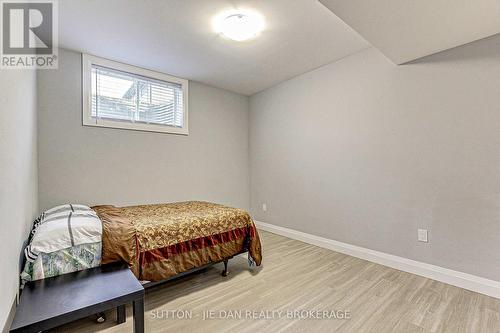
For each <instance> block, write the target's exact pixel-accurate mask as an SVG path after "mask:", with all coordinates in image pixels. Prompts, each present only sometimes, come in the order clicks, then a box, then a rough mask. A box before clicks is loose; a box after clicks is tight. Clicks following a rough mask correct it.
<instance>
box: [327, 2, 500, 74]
mask: <svg viewBox="0 0 500 333" xmlns="http://www.w3.org/2000/svg"><path fill="white" fill-rule="evenodd" d="M320 1H321V2H322V3H323V4H324V5H325V6H327V7H328V8H330V9H331V10H332V11H333V12H334V13H335V15H337V16H338V17H340V18H341V19H342V20H344V21H345V22H346V23H347V24H348V25H349V26H351V27H352V28H354V29H355V30H356V31H358V32H359V33H360V34H361V35H362V36H363V37H364V38H365V39H366V40H367V41H368V42H370V43H371V44H372V45H373V46H375V47H376V48H378V49H379V50H380V51H381V52H382V53H384V54H385V55H386V56H387V57H388V58H389V59H391V60H392V61H393V62H395V63H396V64H402V63H405V62H408V61H411V60H415V59H418V58H421V57H423V56H426V55H429V54H433V53H436V52H440V51H444V50H446V49H449V48H452V47H455V46H459V45H463V44H466V43H470V42H472V41H475V40H478V39H481V38H485V37H488V36H491V35H494V34H497V33H500V1H499V0H320Z"/></svg>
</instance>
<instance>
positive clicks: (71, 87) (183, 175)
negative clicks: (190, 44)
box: [38, 50, 249, 209]
mask: <svg viewBox="0 0 500 333" xmlns="http://www.w3.org/2000/svg"><path fill="white" fill-rule="evenodd" d="M189 89H190V91H189V132H190V134H189V136H179V135H172V134H165V133H152V132H139V131H131V130H120V129H107V128H98V127H85V126H82V104H81V103H82V98H81V93H82V92H81V55H80V54H78V53H74V52H70V51H66V50H61V51H60V57H59V69H58V70H55V71H40V73H39V76H38V94H39V112H40V116H39V122H38V125H39V126H38V130H39V156H40V158H39V175H40V182H39V191H40V192H39V193H40V207H41V208H42V209H46V208H49V207H51V206H54V205H57V204H62V203H67V202H78V203H83V204H88V205H93V204H116V205H127V204H141V203H162V202H171V201H181V200H208V201H214V202H219V203H224V204H228V205H232V206H236V207H241V208H245V209H247V208H248V205H249V170H248V168H249V167H248V166H249V161H248V97H245V96H242V95H238V94H234V93H231V92H228V91H224V90H220V89H216V88H212V87H209V86H206V85H203V84H200V83H196V82H190V86H189Z"/></svg>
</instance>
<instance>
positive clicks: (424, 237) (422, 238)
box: [417, 229, 429, 243]
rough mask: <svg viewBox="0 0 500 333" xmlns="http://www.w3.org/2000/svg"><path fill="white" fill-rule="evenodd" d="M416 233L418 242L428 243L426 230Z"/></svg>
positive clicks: (419, 230)
mask: <svg viewBox="0 0 500 333" xmlns="http://www.w3.org/2000/svg"><path fill="white" fill-rule="evenodd" d="M417 233H418V241H419V242H425V243H427V242H429V239H428V237H427V234H428V232H427V229H418V231H417Z"/></svg>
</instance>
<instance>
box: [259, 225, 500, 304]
mask: <svg viewBox="0 0 500 333" xmlns="http://www.w3.org/2000/svg"><path fill="white" fill-rule="evenodd" d="M255 225H256V226H257V228H258V229H261V230H264V231H269V232H272V233H274V234H278V235H281V236H285V237H288V238H291V239H295V240H299V241H302V242H304V243H308V244H312V245H316V246H319V247H322V248H325V249H329V250H333V251H336V252H340V253H344V254H347V255H350V256H353V257H357V258H361V259H364V260H368V261H371V262H374V263H377V264H380V265H384V266H388V267H391V268H395V269H399V270H401V271H405V272H408V273H412V274H416V275H420V276H423V277H426V278H429V279H433V280H437V281H440V282H444V283H447V284H451V285H453V286H457V287H460V288H464V289H467V290H471V291H475V292H478V293H481V294H484V295H488V296H491V297H495V298H500V282H499V281H494V280H490V279H486V278H482V277H479V276H475V275H472V274H467V273H463V272H459V271H454V270H451V269H448V268H443V267H440V266H435V265H431V264H426V263H424V262H420V261H415V260H411V259H407V258H403V257H398V256H395V255H392V254H388V253H384V252H379V251H374V250H370V249H367V248H364V247H360V246H355V245H351V244H347V243H342V242H339V241H335V240H333V239H328V238H324V237H319V236H315V235H311V234H307V233H305V232H301V231H297V230H293V229H289V228H284V227H279V226H276V225H273V224H269V223H264V222H259V221H255Z"/></svg>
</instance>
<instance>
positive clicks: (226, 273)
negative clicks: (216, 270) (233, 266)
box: [222, 259, 229, 276]
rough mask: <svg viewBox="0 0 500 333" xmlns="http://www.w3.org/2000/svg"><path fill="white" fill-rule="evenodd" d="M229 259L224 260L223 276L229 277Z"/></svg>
mask: <svg viewBox="0 0 500 333" xmlns="http://www.w3.org/2000/svg"><path fill="white" fill-rule="evenodd" d="M228 261H229V260H228V259H226V260H224V270H223V271H222V276H227V275H228V274H229V272H228V271H227V263H228Z"/></svg>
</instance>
